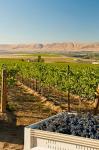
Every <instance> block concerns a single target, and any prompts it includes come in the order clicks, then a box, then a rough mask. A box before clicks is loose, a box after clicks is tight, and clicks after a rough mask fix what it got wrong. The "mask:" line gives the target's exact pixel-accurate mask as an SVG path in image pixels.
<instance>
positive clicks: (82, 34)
mask: <svg viewBox="0 0 99 150" xmlns="http://www.w3.org/2000/svg"><path fill="white" fill-rule="evenodd" d="M65 41H67V42H68V41H77V42H98V41H99V0H0V43H3V44H4V43H35V42H38V43H46V42H65Z"/></svg>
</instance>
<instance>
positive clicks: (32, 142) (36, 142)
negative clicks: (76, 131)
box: [24, 116, 99, 150]
mask: <svg viewBox="0 0 99 150" xmlns="http://www.w3.org/2000/svg"><path fill="white" fill-rule="evenodd" d="M53 117H55V116H53ZM53 117H50V118H47V119H45V120H43V121H41V122H44V121H46V120H48V119H51V118H53ZM41 122H38V123H36V124H32V125H30V126H27V127H25V130H24V133H25V134H24V150H31V149H32V148H34V147H41V148H42V149H43V150H45V149H46V150H99V140H94V139H89V138H83V137H77V136H72V135H67V134H60V133H54V132H48V131H42V130H37V129H35V127H36V126H38V125H39V123H41Z"/></svg>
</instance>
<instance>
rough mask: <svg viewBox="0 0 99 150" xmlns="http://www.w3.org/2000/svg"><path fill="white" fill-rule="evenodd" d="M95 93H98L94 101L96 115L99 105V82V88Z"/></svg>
mask: <svg viewBox="0 0 99 150" xmlns="http://www.w3.org/2000/svg"><path fill="white" fill-rule="evenodd" d="M95 95H96V99H95V103H94V114H95V115H96V114H97V112H98V107H99V84H98V88H97V89H96V93H95Z"/></svg>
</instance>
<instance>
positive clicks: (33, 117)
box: [0, 84, 56, 150]
mask: <svg viewBox="0 0 99 150" xmlns="http://www.w3.org/2000/svg"><path fill="white" fill-rule="evenodd" d="M34 95H35V94H33V93H31V92H30V91H28V89H26V88H25V86H23V85H22V84H17V85H16V86H14V87H12V88H10V89H9V91H8V104H9V107H8V108H7V109H8V111H9V110H10V112H7V113H5V114H3V115H2V114H0V150H23V142H24V126H26V125H29V124H32V123H35V122H37V121H40V120H42V119H45V118H47V117H49V116H51V115H53V114H55V113H56V112H55V111H53V110H52V109H50V106H46V105H45V101H41V99H40V98H39V97H37V96H34Z"/></svg>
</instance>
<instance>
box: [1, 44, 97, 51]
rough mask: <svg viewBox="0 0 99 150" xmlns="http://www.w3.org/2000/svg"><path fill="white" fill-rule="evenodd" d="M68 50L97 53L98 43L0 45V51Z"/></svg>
mask: <svg viewBox="0 0 99 150" xmlns="http://www.w3.org/2000/svg"><path fill="white" fill-rule="evenodd" d="M20 49H21V50H50V51H51V50H56V51H58V50H68V51H82V50H84V51H99V42H95V43H78V42H64V43H47V44H42V43H33V44H0V50H15V51H17V50H20Z"/></svg>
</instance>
